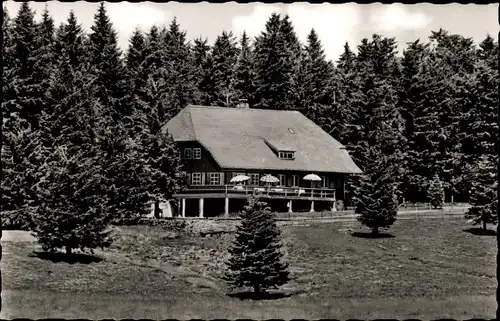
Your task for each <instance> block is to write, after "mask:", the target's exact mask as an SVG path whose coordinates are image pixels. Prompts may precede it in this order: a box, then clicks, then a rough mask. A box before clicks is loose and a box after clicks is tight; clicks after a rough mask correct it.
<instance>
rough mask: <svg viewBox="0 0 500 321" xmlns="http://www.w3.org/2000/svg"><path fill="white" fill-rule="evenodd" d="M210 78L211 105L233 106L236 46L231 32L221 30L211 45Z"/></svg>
mask: <svg viewBox="0 0 500 321" xmlns="http://www.w3.org/2000/svg"><path fill="white" fill-rule="evenodd" d="M210 57H211V66H210V67H211V69H210V79H211V80H212V81H213V84H214V91H213V92H212V93H211V105H214V106H225V107H233V106H234V105H236V103H237V101H236V99H235V95H236V93H235V89H234V84H235V66H236V60H237V58H238V48H237V47H236V40H235V38H234V36H233V33H232V32H226V31H224V32H222V35H220V36H218V37H217V39H216V40H215V43H214V45H213V46H212V51H211V54H210Z"/></svg>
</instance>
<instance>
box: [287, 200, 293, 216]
mask: <svg viewBox="0 0 500 321" xmlns="http://www.w3.org/2000/svg"><path fill="white" fill-rule="evenodd" d="M288 213H293V208H292V200H290V201H289V202H288Z"/></svg>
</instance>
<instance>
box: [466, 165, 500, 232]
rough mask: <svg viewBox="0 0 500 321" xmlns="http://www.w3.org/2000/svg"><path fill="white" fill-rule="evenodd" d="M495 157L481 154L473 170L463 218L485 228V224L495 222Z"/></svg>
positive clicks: (496, 186) (496, 203)
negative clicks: (467, 203)
mask: <svg viewBox="0 0 500 321" xmlns="http://www.w3.org/2000/svg"><path fill="white" fill-rule="evenodd" d="M496 162H498V161H497V157H492V156H483V157H481V159H480V160H479V162H478V163H477V166H476V168H475V169H474V171H473V176H472V187H471V195H470V204H471V206H472V207H470V208H469V209H468V210H467V212H466V213H465V218H466V219H470V220H472V222H473V223H474V225H477V224H481V223H482V225H483V229H484V230H486V224H497V222H498V215H497V206H498V199H497V188H498V179H497V175H496V168H495V167H496V166H495V163H496Z"/></svg>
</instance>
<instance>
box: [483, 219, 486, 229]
mask: <svg viewBox="0 0 500 321" xmlns="http://www.w3.org/2000/svg"><path fill="white" fill-rule="evenodd" d="M483 230H485V231H486V221H483Z"/></svg>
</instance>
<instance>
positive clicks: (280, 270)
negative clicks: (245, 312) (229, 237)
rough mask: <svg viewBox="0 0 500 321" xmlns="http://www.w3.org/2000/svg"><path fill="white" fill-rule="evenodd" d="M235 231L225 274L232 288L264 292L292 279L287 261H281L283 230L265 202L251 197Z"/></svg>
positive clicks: (258, 292)
mask: <svg viewBox="0 0 500 321" xmlns="http://www.w3.org/2000/svg"><path fill="white" fill-rule="evenodd" d="M236 233H237V234H236V238H235V239H234V241H233V244H232V246H231V248H230V249H229V253H230V254H231V257H230V259H229V261H228V262H227V266H228V270H227V273H226V275H225V276H224V279H225V280H226V281H227V282H228V284H229V285H230V286H231V287H233V288H239V287H251V288H253V290H254V293H256V294H261V293H264V292H266V290H268V289H271V288H277V287H279V286H281V285H284V284H286V283H287V282H288V281H289V272H288V264H287V263H283V262H281V259H282V256H283V254H282V253H281V252H280V249H281V243H280V230H279V228H278V226H277V225H276V222H275V219H274V217H273V214H272V213H271V211H270V210H269V208H268V207H267V204H266V203H264V202H262V201H260V200H259V199H258V198H256V197H250V198H249V200H248V204H247V205H246V206H245V209H244V211H243V212H242V213H241V222H240V224H239V225H238V228H237V232H236Z"/></svg>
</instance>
